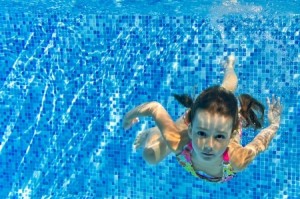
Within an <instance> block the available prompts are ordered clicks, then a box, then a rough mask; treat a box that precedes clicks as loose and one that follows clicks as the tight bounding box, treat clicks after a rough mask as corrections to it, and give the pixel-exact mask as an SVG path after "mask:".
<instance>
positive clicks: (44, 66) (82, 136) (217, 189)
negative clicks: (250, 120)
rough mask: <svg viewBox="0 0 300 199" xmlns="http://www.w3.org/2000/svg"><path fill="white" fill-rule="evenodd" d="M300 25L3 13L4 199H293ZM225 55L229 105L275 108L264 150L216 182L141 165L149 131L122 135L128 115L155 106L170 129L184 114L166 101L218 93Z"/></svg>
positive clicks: (292, 19)
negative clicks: (278, 115) (276, 126)
mask: <svg viewBox="0 0 300 199" xmlns="http://www.w3.org/2000/svg"><path fill="white" fill-rule="evenodd" d="M299 22H300V17H299V16H282V17H280V16H278V17H272V18H271V17H264V16H255V17H241V16H226V17H224V18H220V19H208V18H201V17H192V16H178V17H171V16H169V17H168V16H138V15H133V16H124V15H122V16H117V15H107V16H101V15H78V16H73V15H68V14H64V15H63V14H51V15H48V14H46V13H45V14H40V15H34V16H32V15H30V14H22V13H0V31H1V35H0V70H1V73H0V114H1V117H0V139H1V140H0V141H1V143H0V190H1V191H0V196H1V198H299V191H298V190H299V188H300V185H299V184H300V183H299V180H300V179H299V173H300V168H299V163H300V162H299V158H298V157H299V155H300V154H299V151H300V150H299V149H300V148H299V147H300V139H299V137H298V133H299V132H300V120H299V117H298V115H299V114H300V106H299V98H300V97H299V96H300V91H299V87H300V86H299V85H300V83H299V82H300V81H299V79H300V78H299V76H300V65H299V63H300V53H299V41H300V35H299V32H300V25H299V24H300V23H299ZM230 54H234V55H235V56H236V58H237V63H236V72H237V74H238V76H239V87H238V90H237V95H238V94H241V93H249V94H251V95H253V96H254V97H255V98H257V99H258V100H260V101H261V102H263V103H264V104H265V105H266V97H270V96H272V94H275V95H276V96H279V97H281V98H282V103H283V104H284V115H283V118H282V124H281V127H280V130H279V132H278V135H277V136H276V137H275V139H274V140H273V142H272V143H271V145H270V147H269V149H268V150H267V151H266V152H265V153H263V154H261V155H260V156H259V157H258V158H257V159H255V161H254V162H253V163H252V164H251V165H250V166H249V167H248V168H247V169H246V170H244V171H243V172H242V173H240V174H239V175H237V177H236V178H235V179H233V180H232V181H230V182H228V183H224V184H212V183H208V182H204V181H201V180H198V179H195V178H194V177H192V176H190V175H189V174H187V173H186V172H185V171H184V170H183V169H182V168H181V167H180V166H179V165H178V163H177V162H176V160H175V157H173V156H170V157H168V158H167V159H166V160H164V161H163V162H161V163H160V164H159V165H157V166H150V165H148V164H146V163H145V162H144V161H143V160H142V157H141V152H140V151H138V152H134V151H133V150H132V143H133V140H134V138H135V135H136V134H137V133H138V132H140V131H142V130H143V129H146V128H150V127H152V126H153V125H154V123H153V121H151V119H150V118H143V119H141V121H140V123H139V124H137V125H136V126H134V127H133V128H132V129H130V130H128V131H124V130H123V129H122V128H121V122H122V117H123V115H124V114H125V113H126V111H128V110H129V109H131V108H133V107H134V106H136V105H138V104H140V103H142V102H145V101H150V100H156V101H159V102H160V103H162V104H163V105H164V106H165V107H166V109H167V110H168V111H169V113H170V115H171V116H172V117H173V118H174V119H176V118H177V117H179V116H180V115H181V114H182V113H183V112H184V108H183V107H181V106H180V105H179V104H178V103H177V102H175V101H174V99H173V98H172V97H171V93H188V94H191V95H195V94H197V93H200V92H201V90H203V89H205V88H206V87H208V86H211V85H214V84H219V83H220V82H221V81H222V77H223V74H224V70H223V68H222V64H221V63H223V62H224V60H226V57H227V56H228V55H230ZM265 121H266V122H265V126H266V125H267V119H266V120H265ZM257 133H258V132H255V131H251V130H248V131H246V132H245V133H244V138H243V143H244V144H245V143H247V142H249V141H250V140H251V139H253V137H254V136H255V135H256V134H257Z"/></svg>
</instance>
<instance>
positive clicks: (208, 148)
mask: <svg viewBox="0 0 300 199" xmlns="http://www.w3.org/2000/svg"><path fill="white" fill-rule="evenodd" d="M212 148H213V138H212V137H208V138H207V139H206V140H205V144H204V150H205V151H211V150H212Z"/></svg>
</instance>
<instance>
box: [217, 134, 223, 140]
mask: <svg viewBox="0 0 300 199" xmlns="http://www.w3.org/2000/svg"><path fill="white" fill-rule="evenodd" d="M216 138H217V139H225V136H224V135H217V136H216Z"/></svg>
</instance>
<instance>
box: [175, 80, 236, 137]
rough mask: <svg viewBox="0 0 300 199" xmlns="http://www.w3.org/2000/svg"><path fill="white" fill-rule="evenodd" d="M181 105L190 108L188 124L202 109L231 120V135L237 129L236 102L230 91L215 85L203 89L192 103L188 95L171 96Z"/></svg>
mask: <svg viewBox="0 0 300 199" xmlns="http://www.w3.org/2000/svg"><path fill="white" fill-rule="evenodd" d="M173 96H174V97H175V99H177V100H178V101H179V102H180V103H181V104H182V105H184V106H185V107H187V108H190V111H189V113H188V115H187V117H188V118H187V119H188V121H189V122H192V121H193V119H194V117H195V114H196V111H197V110H198V109H203V110H206V111H208V112H209V113H211V114H215V113H216V114H220V115H223V116H226V117H231V118H232V119H233V124H232V133H231V136H233V132H234V130H236V129H237V128H238V101H237V99H236V97H235V96H234V94H233V93H232V92H231V91H228V90H226V89H225V88H223V87H221V86H219V85H217V86H212V87H209V88H207V89H205V90H204V91H203V92H202V93H201V94H200V95H199V96H198V97H197V98H196V100H195V101H194V102H193V100H192V98H191V97H189V96H188V95H185V94H183V95H176V94H173Z"/></svg>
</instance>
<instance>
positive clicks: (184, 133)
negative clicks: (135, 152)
mask: <svg viewBox="0 0 300 199" xmlns="http://www.w3.org/2000/svg"><path fill="white" fill-rule="evenodd" d="M233 64H234V59H231V58H229V60H228V62H227V71H226V73H225V78H224V81H223V84H222V85H221V86H213V87H210V88H208V89H206V90H204V91H203V92H202V93H201V94H200V95H199V96H198V97H197V99H196V100H195V101H193V100H192V99H191V98H189V97H188V96H186V95H181V96H179V95H175V98H176V99H177V100H179V101H180V102H181V103H182V104H183V105H185V106H186V107H188V108H189V109H188V110H187V112H186V113H185V114H184V115H183V116H182V117H180V118H179V119H178V120H177V121H176V122H174V121H173V120H172V119H171V117H170V115H169V114H168V113H167V111H166V110H165V109H164V108H163V106H162V105H161V104H159V103H158V102H148V103H144V104H141V105H140V106H138V107H136V108H134V109H133V110H131V111H129V112H128V113H127V114H126V115H125V118H124V121H123V126H124V128H129V127H130V126H131V125H132V124H134V123H135V122H137V121H138V119H137V118H138V117H140V116H151V117H153V119H154V121H155V122H156V125H157V127H154V128H151V129H149V130H146V131H145V132H142V133H141V134H140V135H138V136H137V138H136V142H135V146H136V148H140V147H143V148H144V152H143V157H144V159H145V160H146V161H147V162H148V163H151V164H157V163H159V162H160V161H161V160H163V159H164V158H165V157H166V156H167V155H168V154H170V153H171V152H173V153H175V154H176V157H177V160H178V162H179V163H180V164H181V165H182V166H183V167H184V168H185V169H186V170H187V171H188V172H190V173H191V174H192V175H194V176H196V177H199V178H201V179H205V180H208V181H211V182H224V181H227V180H229V179H231V178H232V176H234V174H235V173H237V172H239V171H241V170H242V169H244V168H245V167H246V166H247V165H248V164H249V163H250V162H251V161H252V160H253V159H254V158H255V157H256V156H257V155H258V154H259V153H260V152H262V151H264V150H265V149H266V148H267V146H268V145H269V143H270V141H271V139H272V138H273V137H274V135H275V133H276V132H277V130H278V127H279V123H280V115H281V110H282V108H281V105H280V100H279V98H278V100H275V98H273V100H272V102H270V101H269V99H268V100H267V103H268V106H269V112H268V119H269V122H270V125H269V126H268V127H267V128H265V129H263V130H262V131H261V132H260V133H259V134H258V135H257V136H256V137H255V138H254V139H253V141H252V142H250V143H249V144H247V145H246V146H245V147H243V146H241V144H240V135H241V132H242V127H248V126H252V127H254V128H260V127H261V126H262V118H263V107H262V105H261V104H260V103H259V102H257V101H256V100H254V99H253V98H252V97H251V96H249V95H242V96H240V97H239V101H240V103H241V108H240V110H239V109H238V102H237V100H236V98H235V96H234V95H233V93H232V91H234V90H235V89H236V83H237V78H236V75H235V73H234V71H233ZM231 69H232V70H231ZM229 80H231V81H230V82H229ZM255 112H256V113H255ZM258 113H262V114H261V117H257V116H258Z"/></svg>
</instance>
